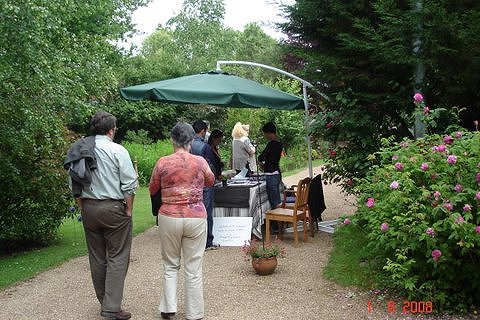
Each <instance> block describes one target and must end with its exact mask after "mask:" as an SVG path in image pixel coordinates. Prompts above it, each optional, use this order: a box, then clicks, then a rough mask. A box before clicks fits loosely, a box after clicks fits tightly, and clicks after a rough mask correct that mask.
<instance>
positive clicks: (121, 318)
mask: <svg viewBox="0 0 480 320" xmlns="http://www.w3.org/2000/svg"><path fill="white" fill-rule="evenodd" d="M100 315H101V316H102V317H105V318H110V319H117V320H128V319H130V318H131V317H132V314H131V313H130V312H128V311H124V310H122V311H119V312H110V311H102V312H100Z"/></svg>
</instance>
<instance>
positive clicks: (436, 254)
mask: <svg viewBox="0 0 480 320" xmlns="http://www.w3.org/2000/svg"><path fill="white" fill-rule="evenodd" d="M441 256H442V251H440V250H438V249H435V250H433V251H432V259H433V260H434V261H438V259H440V257H441Z"/></svg>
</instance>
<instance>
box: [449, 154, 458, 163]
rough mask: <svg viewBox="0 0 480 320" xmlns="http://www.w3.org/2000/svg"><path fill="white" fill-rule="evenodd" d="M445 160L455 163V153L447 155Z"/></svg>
mask: <svg viewBox="0 0 480 320" xmlns="http://www.w3.org/2000/svg"><path fill="white" fill-rule="evenodd" d="M447 162H448V163H450V164H455V163H457V156H455V155H453V154H452V155H450V156H448V157H447Z"/></svg>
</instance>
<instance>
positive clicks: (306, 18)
mask: <svg viewBox="0 0 480 320" xmlns="http://www.w3.org/2000/svg"><path fill="white" fill-rule="evenodd" d="M418 4H420V6H419V7H417V5H418ZM284 9H285V14H286V16H287V18H288V19H289V21H288V22H286V23H284V24H282V25H281V28H282V29H283V31H284V32H286V33H287V34H289V35H290V37H289V39H288V40H287V41H286V46H285V48H286V52H285V56H284V64H285V66H286V67H288V68H289V69H290V70H296V72H299V73H301V74H302V75H303V76H304V77H305V78H306V79H308V80H310V82H312V83H316V84H317V86H318V89H319V90H320V91H323V92H326V93H328V94H329V95H330V97H331V98H332V100H331V102H330V103H328V104H325V103H324V102H318V103H319V104H323V105H324V106H323V110H324V112H322V113H321V114H319V115H318V117H317V122H316V128H315V129H316V131H317V134H318V135H319V136H321V137H322V138H323V139H326V140H328V141H330V142H331V146H330V148H329V150H328V155H329V157H330V159H331V164H332V165H331V166H330V167H329V170H328V172H327V175H326V177H328V178H331V179H335V180H339V179H340V178H342V177H343V178H347V179H346V180H344V181H345V182H346V181H348V179H349V178H353V177H356V176H359V175H360V176H362V175H363V174H364V173H365V172H366V170H367V169H368V167H369V166H370V164H371V163H368V160H367V155H368V154H371V153H373V152H375V151H376V150H378V148H379V142H380V139H381V138H382V137H386V136H390V135H396V136H397V137H399V138H400V137H404V136H411V134H412V133H411V131H410V129H411V128H412V127H413V117H412V113H413V111H414V105H413V103H412V95H413V93H414V87H415V79H414V71H415V68H416V67H417V65H418V64H420V63H421V64H423V66H424V67H425V70H426V72H425V77H424V81H423V83H422V84H421V85H420V86H419V87H417V90H422V92H423V93H424V95H425V97H426V100H427V104H428V105H429V106H430V108H431V109H433V108H435V107H446V108H447V109H451V108H452V107H453V106H460V107H465V108H467V111H466V112H465V113H463V114H461V116H462V117H463V119H464V125H465V126H467V127H468V126H470V124H471V121H472V120H473V119H474V118H475V117H478V108H479V106H480V103H479V101H480V100H479V91H478V90H477V88H478V86H479V81H480V80H479V78H478V77H477V76H475V74H478V72H479V71H480V64H479V63H478V61H479V57H480V40H479V38H478V37H475V36H474V34H478V32H480V25H479V24H477V23H473V21H476V19H478V17H479V13H480V4H479V3H478V2H476V1H470V0H463V1H448V0H441V1H426V0H424V1H422V0H418V1H391V0H375V1H340V2H339V1H334V0H325V1H316V0H315V1H314V0H297V1H296V3H295V4H293V5H291V6H286V7H285V8H284ZM417 40H419V41H420V42H419V43H420V47H419V48H420V50H418V51H417V52H414V50H413V44H414V43H415V41H417ZM316 103H317V102H316ZM475 115H476V116H475Z"/></svg>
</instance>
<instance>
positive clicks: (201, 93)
mask: <svg viewBox="0 0 480 320" xmlns="http://www.w3.org/2000/svg"><path fill="white" fill-rule="evenodd" d="M120 94H121V96H122V97H123V98H124V99H127V100H134V101H135V100H153V101H159V102H169V103H181V104H209V105H214V106H223V107H239V108H240V107H245V108H270V109H278V110H293V109H303V108H304V102H303V99H302V98H299V97H297V96H294V95H292V94H289V93H286V92H283V91H280V90H276V89H273V88H270V87H267V86H264V85H262V84H260V83H258V82H255V81H252V80H248V79H245V78H241V77H238V76H235V75H232V74H229V73H226V72H222V71H210V72H206V73H200V74H194V75H191V76H185V77H179V78H174V79H168V80H163V81H158V82H150V83H146V84H140V85H136V86H132V87H126V88H122V89H120Z"/></svg>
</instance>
